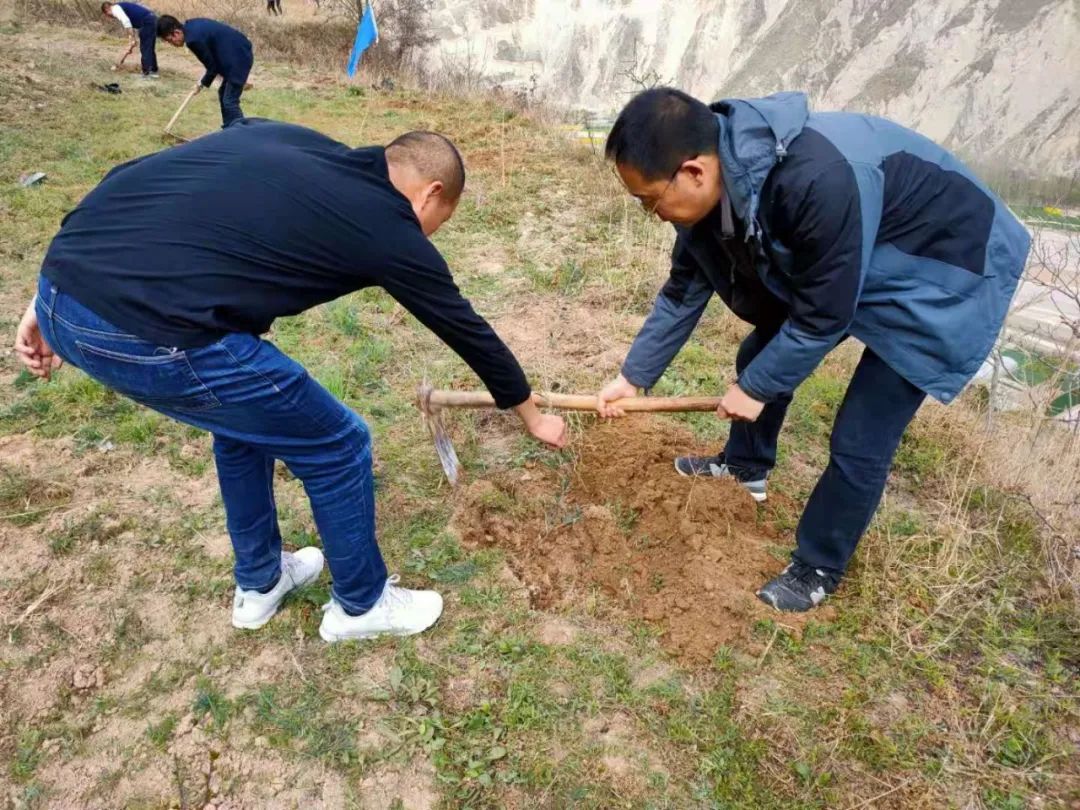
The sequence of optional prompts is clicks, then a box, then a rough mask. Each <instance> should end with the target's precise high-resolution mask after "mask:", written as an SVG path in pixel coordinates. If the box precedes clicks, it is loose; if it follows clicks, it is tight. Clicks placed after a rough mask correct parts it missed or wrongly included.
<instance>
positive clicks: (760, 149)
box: [710, 93, 810, 241]
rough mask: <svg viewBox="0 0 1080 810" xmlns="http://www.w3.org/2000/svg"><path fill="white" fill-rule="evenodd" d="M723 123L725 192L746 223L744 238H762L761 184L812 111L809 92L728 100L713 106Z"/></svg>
mask: <svg viewBox="0 0 1080 810" xmlns="http://www.w3.org/2000/svg"><path fill="white" fill-rule="evenodd" d="M710 109H711V110H712V111H713V112H714V113H715V114H716V121H717V124H718V125H719V153H720V170H721V173H722V175H723V182H724V196H725V197H726V198H727V199H729V200H730V205H731V206H732V208H733V209H734V210H735V211H736V212H738V215H739V217H740V219H742V220H743V222H745V223H746V239H747V241H749V240H750V239H757V238H759V237H760V236H761V227H760V225H759V224H758V221H757V213H758V206H759V204H760V199H761V187H762V186H763V185H764V184H765V178H766V177H768V176H769V172H771V171H772V169H773V167H774V166H775V165H776V164H777V163H778V162H779V161H781V160H783V159H784V158H785V157H786V156H787V147H788V146H789V145H790V144H791V142H792V141H793V140H795V138H796V137H797V136H798V134H799V133H800V132H802V128H803V126H804V125H805V124H806V119H807V118H808V117H809V115H810V111H809V107H808V105H807V101H806V94H805V93H776V94H775V95H772V96H766V97H765V98H752V99H738V98H733V99H724V100H723V101H718V102H716V103H715V104H713V105H711V106H710Z"/></svg>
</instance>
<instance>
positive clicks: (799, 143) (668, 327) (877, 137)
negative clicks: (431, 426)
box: [597, 88, 1030, 611]
mask: <svg viewBox="0 0 1080 810" xmlns="http://www.w3.org/2000/svg"><path fill="white" fill-rule="evenodd" d="M606 153H607V156H608V157H609V158H610V159H611V160H613V161H614V163H615V167H616V170H617V172H618V174H619V176H620V178H621V179H622V181H623V183H624V184H625V185H626V188H627V189H628V191H629V192H630V193H631V194H632V195H634V196H635V197H637V199H638V200H639V201H640V202H641V204H642V206H643V207H644V208H645V209H646V210H647V211H648V212H650V213H653V214H656V215H657V216H659V217H660V218H661V219H663V220H666V221H668V222H671V223H672V224H674V226H675V232H676V241H675V247H674V251H673V254H672V261H671V275H670V278H669V279H668V281H667V283H666V284H665V285H664V287H663V289H662V290H661V291H660V294H659V296H658V297H657V299H656V303H655V305H654V307H653V310H652V313H651V314H650V315H649V316H648V318H647V319H646V321H645V323H644V325H643V326H642V328H641V331H640V332H639V333H638V335H637V338H636V339H635V340H634V343H633V346H631V348H630V352H629V354H628V355H627V356H626V359H625V361H624V363H623V366H622V373H621V374H619V375H618V377H616V379H615V380H614V381H613V382H611V383H610V384H609V385H608V386H606V387H605V388H604V389H603V390H602V391H601V392H600V394H599V396H598V401H597V408H598V410H599V411H600V413H601V414H602V415H604V416H609V417H610V416H618V415H620V412H619V410H618V409H617V408H615V407H613V406H612V405H611V404H610V403H611V402H612V401H613V400H615V399H618V398H619V397H622V396H632V395H634V394H635V393H637V392H638V390H639V389H648V388H650V387H652V386H653V384H654V383H655V382H656V381H657V380H658V379H659V378H660V376H661V375H662V374H663V373H664V370H665V369H666V368H667V366H668V364H669V363H670V362H671V361H672V359H673V358H674V357H675V355H676V354H677V353H678V351H679V349H680V348H681V347H682V345H683V344H684V343H685V342H686V340H687V339H688V338H689V336H690V333H691V332H692V331H693V329H694V326H695V325H696V324H697V322H698V319H699V318H700V317H701V315H702V313H703V312H704V310H705V306H706V304H707V303H708V301H709V299H710V298H711V297H712V295H713V294H714V293H715V294H717V295H719V296H720V297H721V298H722V299H723V301H724V302H725V303H726V304H727V305H728V306H729V307H730V308H731V310H732V311H733V312H734V313H735V314H736V315H738V316H739V317H740V318H742V319H743V320H745V321H748V322H749V323H751V324H753V326H754V330H753V331H752V332H751V333H750V334H749V336H748V337H747V338H746V339H745V340H744V341H743V342H742V345H741V346H740V347H739V351H738V354H737V355H736V359H735V373H736V375H737V381H736V382H735V383H734V384H732V385H731V386H730V387H729V388H728V390H727V392H726V393H725V394H724V396H723V398H722V400H721V405H720V408H719V410H718V415H719V416H720V417H721V418H725V419H730V420H731V430H730V433H729V436H728V441H727V445H726V446H725V448H724V449H723V450H722V451H721V452H720V453H719V454H717V455H716V456H710V457H704V458H702V457H689V456H687V457H682V458H678V459H676V461H675V469H676V471H677V472H678V473H679V474H680V475H684V476H715V477H728V476H730V477H734V478H735V479H736V480H738V481H739V482H740V483H742V484H743V486H744V487H745V488H746V489H747V490H748V491H749V492H750V494H751V496H752V497H753V498H754V499H755V500H757V501H763V500H765V497H766V491H765V484H766V478H767V476H768V474H769V472H770V471H771V470H772V468H773V466H774V465H775V463H776V443H777V437H778V435H779V432H780V427H781V425H782V424H783V421H784V415H785V412H786V411H787V407H788V403H790V402H791V396H792V392H793V391H794V390H795V389H796V388H797V387H798V385H799V384H800V383H801V382H802V381H803V380H805V379H806V378H807V377H808V376H809V375H810V374H811V372H813V370H814V369H815V368H816V367H817V365H818V364H819V363H820V362H821V361H822V359H823V358H824V357H825V355H827V354H828V353H829V352H830V351H831V350H832V349H833V348H834V347H835V346H836V345H837V344H838V343H839V342H840V341H842V340H843V339H844V338H845V337H847V336H849V335H850V336H852V337H855V338H857V339H858V340H859V341H860V342H861V343H863V344H864V346H865V347H866V348H865V349H864V351H863V354H862V359H861V361H860V362H859V365H858V367H857V368H856V370H855V374H854V377H853V378H852V380H851V383H850V385H849V386H848V390H847V394H846V395H845V397H844V401H843V404H842V405H841V406H840V411H839V413H838V414H837V416H836V422H835V424H834V426H833V432H832V439H831V443H830V458H829V463H828V466H827V467H826V469H825V472H824V474H823V475H822V476H821V478H820V480H819V481H818V483H817V486H816V487H815V488H814V491H813V493H812V494H811V496H810V500H809V501H808V503H807V505H806V509H805V511H804V512H803V515H802V518H801V520H800V522H799V525H798V529H797V530H796V549H795V551H794V554H793V555H792V561H791V564H790V565H789V566H788V567H787V568H786V569H785V570H784V572H783V573H782V574H781V575H780V576H778V577H776V578H775V579H773V580H771V581H770V582H768V583H767V584H766V585H765V586H764V587H763V588H762V589H761V591H759V593H758V596H759V597H760V598H761V599H762V600H764V601H765V602H767V603H769V604H771V605H772V606H774V607H776V608H778V609H781V610H792V611H804V610H808V609H809V608H811V607H813V606H814V605H816V604H818V603H819V602H820V601H821V600H822V599H824V598H825V597H826V596H827V595H828V594H831V593H833V592H834V591H835V590H836V588H837V585H838V584H839V582H840V578H841V576H842V575H843V573H844V571H845V569H846V568H847V565H848V561H849V560H850V558H851V555H852V554H853V553H854V551H855V547H856V545H857V543H858V542H859V539H860V537H861V536H862V534H863V532H865V530H866V527H867V526H868V525H869V523H870V519H871V517H872V516H873V514H874V511H875V509H876V508H877V505H878V503H879V501H880V499H881V495H882V492H883V491H884V487H885V481H886V478H887V477H888V473H889V468H890V467H891V465H892V459H893V455H894V453H895V452H896V448H897V446H898V445H899V442H900V438H901V436H902V435H903V433H904V430H905V429H906V428H907V425H908V423H909V422H910V421H911V419H912V418H913V417H914V416H915V412H916V411H917V410H918V408H919V405H920V404H921V403H922V401H923V399H924V398H925V397H926V395H927V394H929V395H930V396H932V397H934V398H935V399H937V400H939V401H941V402H944V403H948V402H951V401H952V400H953V399H954V398H955V397H956V396H957V394H959V392H960V390H961V389H962V388H963V387H964V385H965V384H966V383H967V382H968V381H969V380H970V379H971V377H972V376H973V375H974V374H975V372H976V371H977V370H978V368H979V366H980V364H981V363H982V361H983V360H984V359H985V358H986V357H987V355H988V354H989V353H990V351H991V349H992V348H993V345H994V341H995V340H996V338H997V335H998V332H999V331H1000V329H1001V326H1002V324H1003V322H1004V320H1005V315H1006V312H1007V310H1008V308H1009V302H1010V301H1011V299H1012V297H1013V294H1014V293H1015V291H1016V287H1017V283H1018V281H1019V279H1020V276H1021V274H1022V273H1023V269H1024V263H1025V259H1026V257H1027V253H1028V248H1029V245H1030V238H1029V235H1028V233H1027V231H1026V230H1025V228H1024V227H1023V225H1022V224H1021V223H1020V222H1019V221H1018V220H1017V219H1016V217H1015V216H1013V214H1012V213H1011V212H1010V211H1009V209H1008V208H1007V207H1006V206H1005V205H1004V204H1003V203H1002V202H1001V200H999V199H998V198H997V197H996V196H994V195H993V194H992V193H991V192H990V191H989V190H988V189H987V188H986V186H985V185H984V184H983V183H981V182H980V181H979V180H978V178H976V177H975V176H974V175H973V174H972V172H971V171H970V170H969V169H968V168H967V167H966V166H965V165H964V164H963V163H961V162H960V161H959V160H957V159H956V158H955V157H953V156H952V155H951V154H949V153H948V152H947V151H946V150H944V149H942V148H941V147H940V146H938V145H936V144H934V143H933V142H932V141H930V140H928V139H927V138H924V137H923V136H921V135H919V134H917V133H915V132H912V131H911V130H908V129H905V128H904V127H902V126H899V125H898V124H895V123H892V122H891V121H887V120H884V119H882V118H875V117H872V116H867V115H858V114H852V113H810V112H809V110H808V108H807V103H806V97H805V96H804V95H803V94H801V93H780V94H777V95H774V96H769V97H768V98H760V99H728V100H725V101H720V102H718V103H716V104H713V105H712V106H711V107H709V106H706V105H705V104H704V103H702V102H701V101H698V100H697V99H694V98H692V97H690V96H688V95H686V94H685V93H682V92H680V91H678V90H674V89H672V88H655V89H652V90H647V91H645V92H643V93H641V94H639V95H638V96H636V97H635V98H633V99H632V100H631V101H630V102H629V104H627V106H626V107H625V109H623V111H622V113H621V114H620V115H619V117H618V119H617V120H616V122H615V125H614V127H613V128H612V130H611V133H610V135H609V137H608V140H607V145H606Z"/></svg>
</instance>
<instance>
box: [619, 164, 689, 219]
mask: <svg viewBox="0 0 1080 810" xmlns="http://www.w3.org/2000/svg"><path fill="white" fill-rule="evenodd" d="M681 168H682V167H681V166H680V167H679V169H681ZM679 169H676V170H675V171H674V172H672V174H671V177H669V178H668V181H667V185H665V186H664V190H663V191H661V192H660V193H659V194H658V195H656V199H654V200H653V201H652V202H650V201H649V199H648V198H647V197H640V196H638V195H637V194H635V193H634V192H633V191H631V190H630V187H629V186H627V185H626V183H625V182H623V179H622V177H621V176H620V175H619V173H618V172H617V171H616V170H615V167H614V166H612V168H611V172H612V174H614V175H615V176H616V177H618V178H619V183H620V184H621V185H622V187H623V188H625V189H626V191H627V193H628V194H629V195H630V196H631V197H633V198H634V199H635V200H637V201H638V204H639V205H640V206H641V210H642V211H644V212H645V216H647V217H652V216H655V215H656V209H657V208H659V207H660V203H661V202H663V200H664V196H665V195H666V194H667V193H668V190H669V189H670V188H671V187H672V186H673V185H674V184H675V181H676V180H677V179H678V177H679Z"/></svg>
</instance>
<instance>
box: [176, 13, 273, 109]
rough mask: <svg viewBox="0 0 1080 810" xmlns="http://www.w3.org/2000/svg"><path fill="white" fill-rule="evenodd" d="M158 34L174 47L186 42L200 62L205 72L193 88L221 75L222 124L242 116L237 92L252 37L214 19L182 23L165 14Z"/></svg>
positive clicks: (248, 70)
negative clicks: (249, 37)
mask: <svg viewBox="0 0 1080 810" xmlns="http://www.w3.org/2000/svg"><path fill="white" fill-rule="evenodd" d="M157 34H158V36H159V37H161V38H162V39H163V40H165V41H166V42H168V43H169V44H170V45H175V46H176V47H177V48H180V47H183V46H184V45H187V46H188V49H189V50H190V51H191V52H192V53H193V54H195V58H196V59H198V60H199V61H200V62H202V64H203V67H205V68H206V73H205V74H203V77H202V79H200V80H199V83H198V84H197V85H195V89H196V91H199V90H202V89H203V88H204V87H209V86H210V85H211V84H213V82H214V79H216V78H217V77H218V76H220V77H221V85H220V86H219V87H218V100H219V101H220V102H221V125H222V126H223V127H227V126H229V124H231V123H232V122H233V121H237V120H239V119H241V118H243V117H244V112H243V110H241V109H240V95H241V94H242V93H243V92H244V87H245V85H246V84H247V80H248V75H249V74H250V73H251V66H252V64H253V62H254V56H252V51H251V40H249V39H248V38H247V37H245V36H244V35H243V34H241V33H240V32H239V31H237V30H236V29H235V28H233V27H232V26H229V25H225V23H221V22H218V21H217V20H207V19H203V18H201V17H194V18H192V19H190V20H188V21H187V22H184V23H181V22H180V21H179V20H178V19H176V17H171V16H169V15H168V14H166V15H164V16H163V17H162V18H161V19H160V20H158V26H157Z"/></svg>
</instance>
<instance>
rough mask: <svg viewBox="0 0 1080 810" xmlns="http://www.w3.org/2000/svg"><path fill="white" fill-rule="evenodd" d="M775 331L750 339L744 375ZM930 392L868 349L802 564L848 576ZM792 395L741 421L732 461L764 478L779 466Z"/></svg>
mask: <svg viewBox="0 0 1080 810" xmlns="http://www.w3.org/2000/svg"><path fill="white" fill-rule="evenodd" d="M773 334H775V333H774V332H771V331H763V330H760V329H758V330H754V331H753V332H751V333H750V335H749V336H748V337H747V338H746V339H745V340H744V341H743V342H742V345H741V346H740V347H739V352H738V354H737V355H736V358H735V366H736V371H737V372H738V373H742V370H743V369H744V368H746V366H747V365H748V364H749V363H750V361H751V360H753V359H754V357H756V356H757V354H758V352H760V351H761V350H762V349H763V348H764V347H765V344H767V343H768V342H769V340H770V339H771V338H772V336H773ZM925 398H926V394H925V393H923V392H922V391H921V390H919V389H918V388H916V387H915V386H914V385H912V384H911V383H909V382H908V381H907V380H905V379H904V378H903V377H901V376H900V375H899V374H897V373H896V372H895V371H893V370H892V369H891V368H890V367H889V366H887V365H886V364H885V362H884V361H883V360H882V359H881V358H880V357H878V356H877V355H876V354H874V353H873V352H872V351H870V350H869V349H865V350H864V351H863V354H862V359H860V360H859V365H858V366H857V367H856V369H855V374H854V375H853V376H852V378H851V382H850V383H849V384H848V389H847V393H846V394H844V401H843V403H842V404H841V405H840V410H839V412H838V413H837V414H836V421H835V422H834V423H833V431H832V436H831V438H830V440H829V464H828V466H827V467H826V468H825V472H824V473H823V474H822V476H821V478H820V479H818V482H817V485H816V486H815V487H814V491H813V493H812V494H811V495H810V500H809V501H807V504H806V509H804V510H803V514H802V518H801V519H800V520H799V527H798V529H797V530H796V532H795V539H796V549H795V553H794V554H793V557H794V559H796V560H798V561H799V562H803V563H806V564H807V565H811V566H813V567H814V568H822V569H827V570H829V571H834V572H837V573H843V571H844V570H845V569H846V568H847V564H848V561H849V560H850V559H851V555H852V554H854V553H855V547H856V546H857V545H858V543H859V540H860V539H861V538H862V536H863V533H864V532H865V531H866V527H867V526H869V525H870V519H871V518H872V517H873V516H874V511H875V510H876V509H877V507H878V504H879V503H880V502H881V495H882V493H883V492H884V491H885V482H886V480H887V479H888V477H889V469H890V468H891V467H892V461H893V456H894V455H895V454H896V448H897V447H899V445H900V438H901V437H902V436H903V435H904V431H905V430H906V429H907V426H908V425H909V424H910V423H911V420H912V419H913V418H915V413H916V412H917V411H918V410H919V406H920V405H921V404H922V401H923V399H925ZM790 403H791V397H790V396H786V397H784V398H782V399H779V400H777V401H775V402H770V403H768V404H767V405H766V406H765V408H764V410H762V412H761V416H759V417H758V419H757V421H755V422H733V423H732V425H731V432H730V433H729V434H728V442H727V446H726V447H725V448H724V454H725V460H726V461H727V462H728V463H729V464H733V465H736V466H739V467H743V468H744V469H746V470H747V471H749V472H754V473H758V474H761V475H764V474H765V473H767V472H768V471H769V470H771V469H772V468H773V467H774V466H775V465H776V442H777V438H778V437H779V435H780V428H781V426H782V425H783V424H784V416H785V414H786V413H787V409H788V405H789V404H790Z"/></svg>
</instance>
